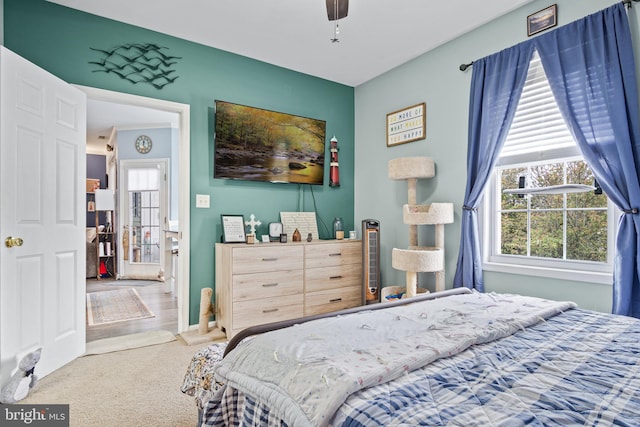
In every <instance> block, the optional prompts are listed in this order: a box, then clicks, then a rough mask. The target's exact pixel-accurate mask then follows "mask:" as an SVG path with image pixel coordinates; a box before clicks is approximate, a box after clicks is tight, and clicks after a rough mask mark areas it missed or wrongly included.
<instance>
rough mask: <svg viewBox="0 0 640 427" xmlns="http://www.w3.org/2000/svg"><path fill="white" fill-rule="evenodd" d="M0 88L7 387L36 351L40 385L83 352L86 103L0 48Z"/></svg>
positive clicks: (1, 294) (0, 288)
mask: <svg viewBox="0 0 640 427" xmlns="http://www.w3.org/2000/svg"><path fill="white" fill-rule="evenodd" d="M0 80H1V83H0V94H1V95H2V96H1V99H0V109H1V111H0V113H1V114H0V189H1V191H0V207H1V209H0V237H1V241H0V357H1V360H0V371H1V377H2V378H1V383H2V385H4V384H6V382H7V381H8V379H9V377H10V375H11V372H12V370H13V369H14V368H15V366H16V359H17V358H21V356H22V355H23V354H24V353H26V352H29V351H31V350H33V349H35V348H38V347H42V356H41V359H40V362H39V363H38V365H37V366H36V370H35V373H36V374H37V375H39V376H41V377H42V376H45V375H47V374H49V373H50V372H52V371H54V370H55V369H57V368H59V367H61V366H63V365H65V364H66V363H68V362H70V361H71V360H73V359H75V358H76V357H78V356H79V355H81V354H83V353H84V351H85V277H84V272H85V262H86V259H85V252H86V249H85V243H84V242H85V222H86V218H85V213H84V191H85V188H84V187H85V183H84V176H85V164H86V155H85V138H86V95H85V94H84V93H83V92H81V91H80V90H78V89H76V88H74V87H72V86H70V85H68V84H67V83H65V82H63V81H62V80H60V79H58V78H57V77H55V76H53V75H51V74H49V73H48V72H46V71H44V70H42V69H40V68H38V67H36V66H35V65H34V64H32V63H30V62H28V61H26V60H25V59H23V58H21V57H19V56H18V55H16V54H15V53H13V52H11V51H9V50H7V49H6V48H4V47H1V46H0ZM10 237H13V238H14V240H13V241H10V240H8V239H9V238H10ZM19 239H21V240H19ZM20 243H22V244H21V245H19V244H20ZM12 244H13V246H12V247H9V246H11V245H12Z"/></svg>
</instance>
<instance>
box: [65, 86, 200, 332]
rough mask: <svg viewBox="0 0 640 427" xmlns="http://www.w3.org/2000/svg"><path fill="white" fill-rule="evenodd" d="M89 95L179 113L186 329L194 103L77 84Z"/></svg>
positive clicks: (182, 324)
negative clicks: (191, 126) (191, 123)
mask: <svg viewBox="0 0 640 427" xmlns="http://www.w3.org/2000/svg"><path fill="white" fill-rule="evenodd" d="M74 86H75V87H77V88H78V89H80V90H82V91H83V92H85V93H86V94H87V98H88V99H93V100H97V101H105V102H116V103H119V104H129V105H135V106H139V107H147V108H153V109H156V110H162V111H168V112H171V113H177V114H178V115H179V123H180V131H179V138H178V153H179V154H178V155H179V165H178V169H179V171H180V173H179V174H178V175H179V176H178V187H179V191H178V193H179V194H178V227H179V233H178V235H179V238H178V253H179V256H178V278H179V279H178V286H177V289H176V292H177V295H178V333H181V332H185V331H186V330H187V329H188V328H189V295H190V285H189V283H190V282H189V265H190V261H189V247H190V243H189V236H190V233H189V230H190V226H189V219H190V212H189V207H190V203H189V200H190V194H191V184H190V182H189V178H190V176H191V171H190V153H191V149H190V144H191V132H190V105H189V104H180V103H177V102H172V101H165V100H161V99H155V98H148V97H144V96H139V95H131V94H127V93H122V92H114V91H110V90H105V89H97V88H93V87H88V86H80V85H74Z"/></svg>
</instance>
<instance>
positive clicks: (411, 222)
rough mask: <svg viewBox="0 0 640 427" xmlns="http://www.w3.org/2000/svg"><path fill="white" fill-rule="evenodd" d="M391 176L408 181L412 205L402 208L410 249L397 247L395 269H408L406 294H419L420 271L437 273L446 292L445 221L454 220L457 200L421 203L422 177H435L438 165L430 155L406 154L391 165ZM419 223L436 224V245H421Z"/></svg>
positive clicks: (438, 288)
mask: <svg viewBox="0 0 640 427" xmlns="http://www.w3.org/2000/svg"><path fill="white" fill-rule="evenodd" d="M388 170H389V178H390V179H394V180H406V181H407V185H408V204H406V205H404V206H403V207H402V213H403V215H402V219H403V222H404V223H405V224H407V225H408V226H409V248H408V249H397V248H394V249H393V252H392V257H391V264H392V266H393V268H395V269H397V270H401V271H404V272H406V294H405V296H406V297H414V296H416V294H417V293H418V290H419V289H418V273H434V274H435V279H436V285H435V290H436V292H439V291H444V224H450V223H452V222H453V203H432V204H430V205H418V204H417V182H418V179H428V178H433V177H434V176H435V164H434V162H433V160H432V159H431V158H429V157H404V158H399V159H393V160H390V161H389V164H388ZM418 225H433V226H435V246H419V245H418Z"/></svg>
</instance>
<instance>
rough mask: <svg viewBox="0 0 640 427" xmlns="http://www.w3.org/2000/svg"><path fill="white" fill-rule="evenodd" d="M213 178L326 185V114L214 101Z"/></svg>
mask: <svg viewBox="0 0 640 427" xmlns="http://www.w3.org/2000/svg"><path fill="white" fill-rule="evenodd" d="M215 108H216V109H215V137H214V141H215V149H214V174H213V177H214V178H222V179H241V180H249V181H268V182H285V183H296V184H315V185H322V184H323V181H324V157H325V156H324V152H325V136H326V122H325V121H324V120H318V119H311V118H308V117H301V116H295V115H292V114H286V113H279V112H276V111H270V110H263V109H261V108H255V107H248V106H246V105H239V104H232V103H230V102H225V101H215Z"/></svg>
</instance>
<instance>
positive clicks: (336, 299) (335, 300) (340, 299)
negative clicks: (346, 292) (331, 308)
mask: <svg viewBox="0 0 640 427" xmlns="http://www.w3.org/2000/svg"><path fill="white" fill-rule="evenodd" d="M340 301H342V298H334V299H330V300H329V302H340Z"/></svg>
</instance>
